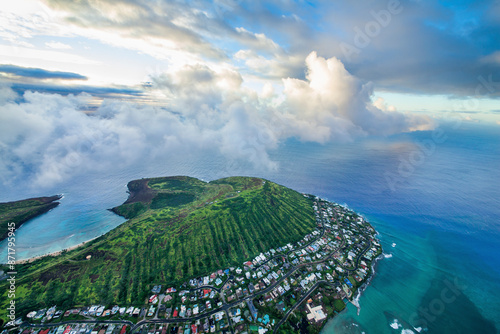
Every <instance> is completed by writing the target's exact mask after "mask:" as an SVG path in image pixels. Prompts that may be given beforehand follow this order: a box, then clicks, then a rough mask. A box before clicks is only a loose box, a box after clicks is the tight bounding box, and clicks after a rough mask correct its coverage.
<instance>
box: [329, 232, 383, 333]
mask: <svg viewBox="0 0 500 334" xmlns="http://www.w3.org/2000/svg"><path fill="white" fill-rule="evenodd" d="M377 234H378V233H377ZM383 258H384V252H382V253H381V254H380V255H379V256H377V257H376V258H375V259H374V260H373V263H372V265H371V268H372V274H371V275H370V277H369V278H368V279H367V280H366V282H364V283H363V284H362V285H361V286H360V287H359V288H358V290H357V291H356V296H353V298H352V300H349V299H347V303H346V307H345V308H344V309H343V310H342V311H340V312H338V313H337V314H334V315H333V317H331V318H330V317H329V318H328V319H327V321H325V322H324V323H323V325H322V326H321V328H320V330H319V332H320V334H321V333H324V332H323V331H324V329H325V327H326V326H327V325H328V323H330V322H331V321H333V320H334V319H335V318H336V317H337V316H339V315H340V314H341V313H343V312H346V311H347V305H348V304H352V306H354V307H356V309H357V314H358V315H359V311H360V310H361V306H360V305H359V303H358V302H357V301H358V300H359V298H360V297H361V294H362V293H363V292H364V291H365V290H366V289H367V288H368V286H369V285H370V283H371V281H372V279H373V278H374V277H375V274H376V270H375V269H376V266H377V263H378V262H379V261H380V260H382V259H383ZM355 301H356V303H357V304H358V305H356V304H355Z"/></svg>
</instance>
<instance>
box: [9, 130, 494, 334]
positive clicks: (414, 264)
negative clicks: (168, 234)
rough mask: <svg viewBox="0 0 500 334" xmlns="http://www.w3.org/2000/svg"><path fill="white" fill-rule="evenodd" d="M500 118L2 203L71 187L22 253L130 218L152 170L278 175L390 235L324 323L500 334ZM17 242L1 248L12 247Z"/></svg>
mask: <svg viewBox="0 0 500 334" xmlns="http://www.w3.org/2000/svg"><path fill="white" fill-rule="evenodd" d="M499 130H500V128H499V126H498V125H485V124H476V123H465V122H464V123H462V124H460V125H458V126H456V125H454V124H451V123H450V124H442V125H441V126H440V127H439V128H438V129H437V130H435V131H434V132H432V131H426V132H414V133H408V134H402V135H397V136H392V137H389V138H364V139H360V140H357V141H355V142H352V143H332V144H328V145H319V144H311V143H302V142H299V141H296V140H289V141H287V142H285V143H282V145H280V147H279V148H278V149H275V150H273V151H271V152H270V156H271V158H272V159H273V160H274V161H276V162H278V168H277V169H276V170H268V169H259V168H256V167H254V166H253V165H251V164H249V163H247V162H245V161H228V160H227V159H226V158H224V157H222V156H220V155H218V154H216V153H214V152H205V153H203V154H200V153H199V152H198V153H197V154H194V155H193V154H185V155H183V156H178V157H172V158H171V159H169V161H161V162H158V163H156V164H155V163H149V164H148V165H147V166H135V167H127V168H123V169H120V168H119V167H117V170H114V171H110V172H109V173H107V174H102V173H100V174H87V175H81V176H79V177H78V178H74V179H72V180H70V181H68V182H66V183H65V184H62V185H58V186H56V187H54V188H53V189H49V190H46V193H44V194H40V193H37V192H35V191H34V190H30V189H29V188H25V187H20V186H16V185H12V186H9V188H8V189H3V190H4V191H1V194H0V201H7V200H15V199H20V198H26V197H29V196H40V195H52V194H55V193H63V194H64V198H63V200H62V201H61V205H60V206H59V207H57V208H56V209H54V210H52V211H51V212H49V213H47V214H45V215H43V216H41V217H38V218H36V219H34V220H32V221H30V222H28V223H26V224H25V225H24V226H23V227H21V229H20V230H19V231H18V233H17V238H18V239H17V245H16V248H17V251H18V254H17V255H18V258H27V257H31V256H35V255H40V254H44V253H47V252H52V251H56V250H60V249H63V248H66V247H69V246H72V245H75V244H78V243H80V242H82V241H85V240H88V239H90V238H93V237H96V236H98V235H100V234H102V233H105V232H106V231H108V230H109V229H112V228H113V227H115V226H117V225H119V224H121V223H122V222H123V219H122V218H120V217H117V216H115V215H113V214H112V213H110V212H109V211H108V210H107V209H109V208H111V207H113V206H116V205H119V204H121V203H122V202H123V201H124V200H125V199H126V197H127V194H126V187H125V185H126V183H127V182H128V181H130V180H132V179H137V178H141V177H152V176H167V175H181V174H182V175H190V176H194V177H199V178H202V179H204V180H213V179H217V178H220V177H224V176H230V175H252V176H260V177H264V178H267V179H270V180H272V181H274V182H277V183H280V184H283V185H285V186H288V187H290V188H293V189H296V190H298V191H301V192H308V193H313V194H316V195H319V196H321V197H324V198H327V199H329V200H332V201H335V202H338V203H342V204H346V205H348V206H349V207H350V208H351V209H354V210H356V211H358V212H360V213H361V214H363V215H364V216H366V217H367V218H368V220H369V221H370V222H371V223H372V224H373V225H374V227H375V228H376V229H377V231H378V232H379V233H380V235H379V237H380V239H381V242H382V245H383V247H384V253H385V254H386V257H385V258H384V259H382V260H381V261H379V263H378V264H377V274H376V275H375V277H374V278H373V280H372V282H371V284H370V285H369V287H368V288H367V289H366V291H364V292H363V293H362V295H361V296H360V297H359V299H358V302H359V305H360V310H359V314H358V309H357V308H356V307H354V306H353V305H351V304H349V305H348V307H347V310H345V311H344V312H342V313H341V314H340V315H338V316H336V317H335V318H334V319H332V320H330V321H329V323H328V324H327V325H326V327H325V329H324V331H323V332H324V333H328V334H330V333H362V332H365V333H411V332H414V333H416V332H418V331H419V330H420V331H421V332H422V333H425V332H427V333H498V331H499V330H498V329H499V328H500V257H499V256H498V254H499V253H500V252H499V248H500V247H499V246H500V242H499V240H500V239H499V237H500V172H499V167H500V131H499ZM5 247H6V245H5V243H2V244H0V254H2V256H5V253H6V249H5Z"/></svg>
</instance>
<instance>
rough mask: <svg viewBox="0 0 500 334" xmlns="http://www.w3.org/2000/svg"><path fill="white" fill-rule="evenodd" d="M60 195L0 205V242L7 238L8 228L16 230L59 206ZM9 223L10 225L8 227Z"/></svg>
mask: <svg viewBox="0 0 500 334" xmlns="http://www.w3.org/2000/svg"><path fill="white" fill-rule="evenodd" d="M60 199H61V196H60V195H55V196H50V197H37V198H29V199H23V200H19V201H14V202H6V203H0V241H2V240H3V239H5V238H7V236H8V234H9V227H11V231H12V230H17V229H18V228H19V227H21V225H22V224H24V223H26V222H27V221H28V220H30V219H33V218H35V217H38V216H40V215H42V214H44V213H46V212H48V211H50V210H52V209H53V208H55V207H56V206H58V205H59V202H57V201H58V200H60ZM9 223H10V224H11V225H10V226H9Z"/></svg>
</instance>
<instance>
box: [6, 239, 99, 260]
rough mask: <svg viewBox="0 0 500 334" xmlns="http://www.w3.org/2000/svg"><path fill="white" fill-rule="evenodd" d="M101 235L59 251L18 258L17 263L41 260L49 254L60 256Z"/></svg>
mask: <svg viewBox="0 0 500 334" xmlns="http://www.w3.org/2000/svg"><path fill="white" fill-rule="evenodd" d="M97 238H99V237H94V238H92V239H89V240H87V241H84V242H81V243H79V244H77V245H74V246H71V247H68V248H65V249H61V250H59V251H55V252H52V253H47V254H43V255H37V256H34V257H30V258H29V259H24V260H17V261H15V264H24V263H31V262H34V261H36V260H39V259H42V258H44V257H47V256H52V257H56V256H59V255H61V254H62V253H63V252H69V251H72V250H75V249H77V248H79V247H81V246H83V245H85V244H87V243H89V242H91V241H92V240H95V239H97Z"/></svg>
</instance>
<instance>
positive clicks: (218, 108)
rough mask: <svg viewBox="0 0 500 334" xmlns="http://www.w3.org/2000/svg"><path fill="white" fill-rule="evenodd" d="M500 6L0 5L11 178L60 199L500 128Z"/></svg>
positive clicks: (2, 125)
mask: <svg viewBox="0 0 500 334" xmlns="http://www.w3.org/2000/svg"><path fill="white" fill-rule="evenodd" d="M499 98H500V1H418V0H413V1H397V0H388V1H367V0H364V1H314V2H313V1H288V0H276V1H263V2H260V1H243V0H240V1H232V0H219V1H210V2H208V1H199V0H192V1H160V0H154V1H153V0H151V1H139V0H118V1H116V0H79V1H72V0H43V1H36V0H18V1H10V2H8V3H5V4H3V5H2V6H1V8H0V155H1V156H2V159H1V161H0V182H1V183H3V184H4V185H8V184H13V183H16V182H18V181H19V180H24V182H26V183H27V184H28V183H29V184H30V186H32V187H38V188H41V189H42V188H43V187H50V186H54V185H56V184H58V183H60V182H65V181H67V180H70V179H71V177H74V176H75V175H80V174H82V173H86V172H88V171H105V170H109V169H110V168H113V167H114V166H116V165H117V163H120V164H123V165H133V164H139V163H144V162H158V161H165V160H166V159H168V158H169V157H171V156H173V155H176V154H183V152H186V151H190V152H196V151H205V150H214V152H215V153H216V154H220V155H221V156H223V157H226V158H230V159H235V160H238V159H242V160H245V161H249V162H251V163H253V164H254V165H256V166H260V167H262V168H266V169H276V168H278V166H277V165H276V163H275V162H274V161H272V159H270V157H269V151H270V150H273V149H276V148H278V147H280V145H282V143H283V142H285V141H286V140H288V139H290V138H296V139H298V140H300V141H303V142H317V143H320V144H325V143H331V142H338V143H344V142H351V141H354V140H358V139H359V138H366V137H372V136H374V137H377V136H391V135H394V134H398V133H403V132H411V131H429V130H433V129H435V128H436V127H437V126H438V124H439V122H442V121H444V120H446V119H447V118H448V117H450V115H453V117H459V118H461V119H462V120H465V121H469V122H483V123H486V124H490V125H498V126H499V127H500V104H499Z"/></svg>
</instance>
